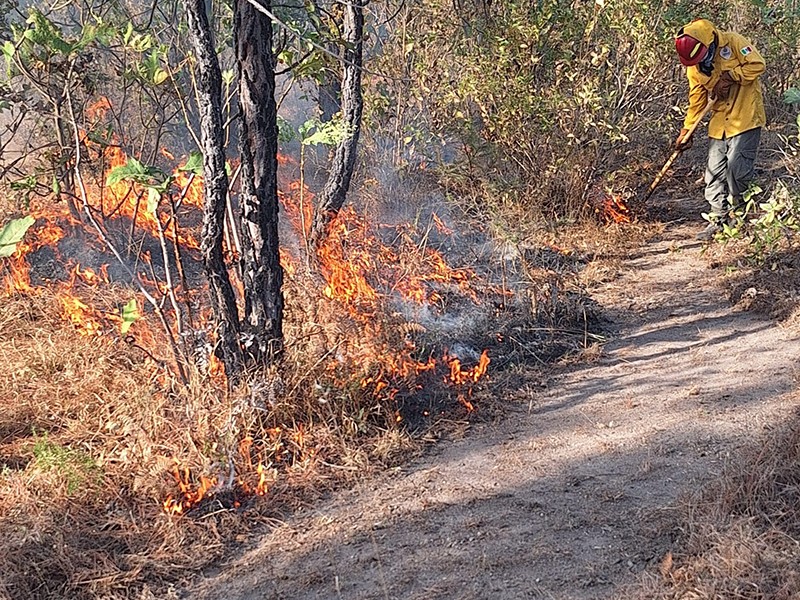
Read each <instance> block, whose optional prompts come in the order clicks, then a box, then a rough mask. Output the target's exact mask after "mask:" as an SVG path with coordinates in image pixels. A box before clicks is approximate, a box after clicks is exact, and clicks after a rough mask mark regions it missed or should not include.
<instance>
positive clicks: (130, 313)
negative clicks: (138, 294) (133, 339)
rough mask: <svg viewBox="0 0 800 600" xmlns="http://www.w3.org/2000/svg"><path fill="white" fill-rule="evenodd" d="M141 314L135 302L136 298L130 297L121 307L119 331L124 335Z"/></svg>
mask: <svg viewBox="0 0 800 600" xmlns="http://www.w3.org/2000/svg"><path fill="white" fill-rule="evenodd" d="M140 317H141V314H140V313H139V307H138V305H137V304H136V298H131V299H130V300H129V301H128V303H127V304H125V306H123V307H122V325H121V326H120V333H122V335H125V334H126V333H128V331H129V330H130V328H131V325H133V324H134V323H135V322H136V321H138V320H139V318H140Z"/></svg>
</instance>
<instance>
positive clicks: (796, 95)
mask: <svg viewBox="0 0 800 600" xmlns="http://www.w3.org/2000/svg"><path fill="white" fill-rule="evenodd" d="M783 101H784V102H785V103H786V104H800V88H794V87H793V88H789V89H788V90H786V92H785V93H784V94H783Z"/></svg>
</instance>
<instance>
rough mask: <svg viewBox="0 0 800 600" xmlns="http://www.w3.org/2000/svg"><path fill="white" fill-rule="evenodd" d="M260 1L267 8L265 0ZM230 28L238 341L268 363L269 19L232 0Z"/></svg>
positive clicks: (274, 218)
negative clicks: (238, 223)
mask: <svg viewBox="0 0 800 600" xmlns="http://www.w3.org/2000/svg"><path fill="white" fill-rule="evenodd" d="M262 4H263V5H264V6H265V8H267V9H270V8H271V2H267V1H265V2H262ZM233 31H234V45H235V47H236V62H237V65H238V70H239V113H240V116H239V121H240V130H239V154H240V156H241V160H242V172H241V186H240V187H241V193H240V198H239V202H240V204H241V210H242V259H241V262H242V278H243V279H244V290H245V314H244V328H245V329H246V331H245V340H244V344H245V350H246V351H247V352H248V353H249V354H250V355H251V356H252V357H253V358H254V359H255V360H256V361H257V362H259V363H262V364H264V363H267V364H268V363H270V362H272V361H273V360H274V358H275V357H276V356H277V355H278V354H279V353H280V352H281V351H282V349H283V294H282V291H281V287H282V286H283V269H282V268H281V265H280V253H279V245H278V177H277V173H278V160H277V154H278V124H277V109H276V106H275V67H274V63H273V58H272V22H271V21H270V19H269V17H267V16H265V15H263V14H262V13H260V12H258V11H257V10H256V9H255V8H253V6H252V5H251V4H250V3H248V2H247V0H235V1H234V25H233Z"/></svg>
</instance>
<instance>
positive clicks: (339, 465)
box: [0, 224, 650, 599]
mask: <svg viewBox="0 0 800 600" xmlns="http://www.w3.org/2000/svg"><path fill="white" fill-rule="evenodd" d="M649 231H650V228H649V227H647V226H639V225H634V226H610V227H603V226H597V225H592V224H584V225H580V226H575V227H573V228H571V229H570V230H569V231H568V232H565V231H563V230H562V232H561V233H560V234H557V233H555V232H542V231H538V232H535V233H534V232H527V233H525V235H524V237H523V238H521V239H524V241H522V242H519V243H516V244H514V245H513V246H514V248H515V251H516V252H517V254H516V258H517V260H516V262H515V264H516V265H517V268H518V270H517V271H515V272H513V273H511V272H509V273H487V272H484V273H482V274H483V275H485V276H487V277H488V279H490V280H493V281H495V282H496V281H499V279H498V278H499V277H501V276H502V277H503V278H504V279H503V281H504V283H503V285H505V284H506V283H507V284H508V285H509V286H513V287H514V289H515V290H516V292H517V294H516V296H515V297H514V300H513V301H508V302H506V303H503V304H502V305H501V303H499V302H497V301H496V297H497V291H496V290H495V291H494V292H491V293H486V296H485V297H483V296H481V300H482V301H483V302H484V306H483V307H482V308H476V307H475V306H474V305H473V307H472V308H470V309H469V310H472V311H483V312H481V313H480V314H481V318H479V319H477V321H479V323H478V324H477V325H474V324H471V325H469V326H466V325H465V326H464V327H463V328H461V329H459V330H458V332H457V338H458V339H463V340H464V341H465V342H467V343H471V344H473V345H475V346H476V347H477V348H481V347H482V346H483V344H487V345H489V346H490V356H491V358H492V360H493V363H492V365H491V366H490V374H491V376H492V378H493V381H494V388H495V390H497V389H499V388H502V387H503V386H506V385H508V386H511V385H519V381H520V377H521V376H522V374H523V373H524V375H525V376H526V377H528V376H530V372H533V371H534V369H533V368H532V367H534V366H537V367H538V366H540V365H544V364H546V363H547V362H548V361H552V360H553V359H556V358H558V357H561V356H563V355H564V354H565V353H566V354H579V353H580V352H582V351H583V350H586V358H587V359H588V358H590V357H591V356H592V355H594V354H595V353H596V348H597V345H596V342H597V339H598V338H597V337H595V336H594V332H595V331H596V323H595V322H594V318H595V317H596V316H597V315H596V314H594V312H593V311H594V308H593V307H592V305H591V304H590V303H589V302H587V299H586V291H585V290H586V287H587V286H588V285H591V284H592V282H593V281H595V280H597V279H605V278H610V277H613V268H609V267H607V266H603V265H609V264H612V265H613V262H614V261H615V260H619V258H620V257H621V256H624V253H625V252H626V251H627V250H626V249H627V248H630V247H631V246H634V245H636V244H637V243H638V241H640V239H641V237H642V236H643V235H646V234H647V232H649ZM415 235H416V234H414V233H413V232H411V233H409V234H408V236H407V237H408V239H407V240H406V242H404V243H406V246H404V249H403V251H402V252H401V253H400V263H399V264H398V265H395V266H396V267H397V268H398V270H399V271H402V272H406V271H407V272H415V270H417V269H418V268H419V263H420V262H423V254H422V252H421V248H423V247H425V245H426V244H428V243H429V235H428V233H427V232H423V235H422V237H421V238H420V241H417V242H415V241H414V236H415ZM414 243H417V244H419V246H418V247H419V248H420V250H419V251H418V252H417V251H415V246H414ZM467 253H468V252H466V251H465V252H464V254H467ZM604 269H605V270H604ZM493 277H494V279H492V278H493ZM495 287H496V288H497V287H498V286H495ZM500 287H502V286H500ZM319 289H320V282H319V281H314V280H308V279H306V278H304V277H297V276H294V277H289V278H288V279H287V282H286V289H285V293H286V296H287V303H286V305H287V313H286V326H285V333H286V338H287V342H288V348H287V356H286V360H285V362H284V364H283V365H282V366H281V369H280V370H271V371H267V372H260V373H253V374H252V377H251V378H250V383H249V384H248V385H245V386H242V388H241V389H239V390H236V392H234V393H230V392H228V391H227V390H226V389H225V386H224V384H222V382H219V381H216V380H214V379H213V378H209V377H208V376H206V375H204V374H203V372H202V370H201V369H200V368H199V367H192V368H191V369H190V382H189V385H188V386H186V387H184V386H182V385H180V384H178V383H177V382H176V381H175V379H174V377H173V376H172V375H171V374H170V372H169V371H168V370H166V369H165V368H164V365H163V364H162V361H163V362H164V363H167V364H168V363H169V361H170V360H171V356H170V354H169V353H168V351H167V350H166V348H167V346H166V344H165V343H164V340H163V335H161V334H160V333H159V326H158V324H157V322H156V319H155V318H154V316H153V315H152V314H145V316H144V317H143V318H142V319H141V320H140V321H137V322H136V323H135V324H134V325H133V329H132V333H133V334H134V336H135V337H136V344H137V345H136V346H134V345H130V344H127V343H125V341H124V340H123V339H121V337H120V336H119V335H118V334H117V333H116V329H115V325H114V324H113V323H111V324H109V325H108V327H107V328H106V329H105V330H104V332H103V334H102V335H96V336H85V335H81V333H80V331H78V330H77V329H76V327H75V326H74V325H72V324H70V323H69V322H66V321H65V320H64V319H63V318H62V316H61V311H62V307H61V303H60V300H59V293H60V292H59V291H58V289H57V286H47V285H45V286H43V287H40V288H37V290H36V291H35V292H34V293H30V294H15V295H11V296H7V297H3V298H2V299H0V344H2V345H3V353H2V361H0V457H1V458H0V461H1V462H0V596H1V595H2V593H5V594H7V595H8V596H9V597H11V598H15V599H16V598H48V599H58V598H93V599H94V598H104V599H122V598H137V599H138V598H149V597H158V598H168V597H172V596H174V595H175V594H176V593H175V592H174V591H172V590H174V589H178V588H180V587H181V584H182V582H184V581H185V580H186V579H188V578H190V577H191V576H192V574H193V573H195V572H196V571H197V570H198V569H201V568H203V567H204V566H207V565H210V564H212V563H213V562H214V561H216V560H218V559H219V558H220V557H223V556H225V555H226V554H229V553H230V552H231V551H232V549H233V548H235V547H237V545H240V544H242V543H244V542H246V541H247V540H248V539H250V536H251V535H252V534H253V533H254V532H255V531H258V529H259V527H261V526H269V525H270V524H271V523H273V522H274V519H276V518H280V517H281V515H283V514H285V513H286V512H287V511H291V510H293V509H294V508H295V507H298V506H301V505H304V504H306V503H308V502H311V501H312V500H313V499H314V498H316V497H318V496H319V495H320V494H321V493H323V492H325V491H326V490H329V489H331V488H333V487H336V486H341V485H346V484H347V483H348V482H350V481H354V480H355V479H356V478H363V477H365V476H367V475H368V474H369V473H370V472H371V471H373V470H374V469H379V468H383V467H385V466H387V465H396V464H399V463H402V462H403V461H406V460H408V459H409V458H410V457H413V456H416V455H417V454H418V453H419V452H421V451H422V448H423V442H426V441H433V440H436V439H438V438H440V437H441V436H442V435H443V434H446V433H448V432H450V433H452V434H457V432H458V431H461V430H463V428H464V427H465V424H466V423H467V421H468V420H469V419H474V418H478V419H480V418H491V417H492V416H493V415H494V414H499V413H500V412H501V409H500V408H498V407H494V406H492V402H491V397H492V395H493V394H492V393H490V392H488V391H487V392H485V393H482V387H481V386H482V385H483V384H481V385H479V386H477V387H476V389H475V395H474V396H470V398H471V401H472V402H473V403H474V404H475V405H476V406H477V407H478V412H477V413H476V414H472V415H470V414H468V413H467V411H466V409H465V408H464V406H462V405H461V404H459V403H458V401H457V400H456V396H457V395H458V393H459V392H464V390H454V389H452V388H448V387H447V386H445V385H443V381H444V375H445V373H444V372H443V371H442V370H441V369H439V370H437V371H435V372H425V373H420V374H418V375H410V376H407V377H405V378H402V377H401V378H398V379H395V380H392V381H390V383H391V384H392V385H394V386H396V387H397V389H398V392H397V394H396V395H395V396H392V395H389V394H387V393H383V394H382V395H381V394H378V395H377V396H376V395H375V394H374V387H373V388H370V387H369V386H367V387H365V386H364V385H363V384H362V382H363V380H364V379H366V378H369V377H373V378H374V377H378V376H381V375H385V373H384V372H383V371H382V367H381V364H380V362H379V361H377V360H376V357H377V354H379V353H380V351H381V350H386V351H390V352H404V351H408V349H409V348H411V347H414V348H415V349H414V350H413V351H408V354H407V357H409V358H416V359H419V360H423V361H424V360H426V359H427V357H428V356H436V357H437V358H438V357H440V352H441V351H442V349H443V348H442V344H443V342H442V340H441V339H440V332H438V331H435V330H429V329H428V328H426V327H425V326H423V325H420V324H419V323H414V322H410V321H409V320H408V318H407V317H404V316H403V315H401V314H399V313H395V312H394V311H393V310H392V309H391V308H390V307H389V306H388V304H386V305H385V304H380V305H379V307H378V308H379V310H378V311H377V312H376V313H375V314H374V315H372V316H371V317H370V318H369V319H368V323H366V324H365V323H364V322H363V321H359V320H358V319H356V318H353V317H352V316H347V315H345V314H343V312H344V311H343V309H342V306H341V305H339V304H338V303H336V302H330V301H326V300H324V299H321V298H320V294H319V292H318V290H319ZM440 291H441V292H442V298H441V301H440V304H439V305H438V307H437V308H438V309H441V310H443V311H449V310H450V309H451V308H459V307H460V308H463V307H464V297H463V290H460V289H458V286H456V285H452V286H449V287H448V286H447V285H443V286H441V287H440ZM76 293H79V295H80V296H81V297H82V299H83V300H84V301H86V303H87V304H89V305H90V306H95V307H98V308H101V309H103V310H105V311H107V312H109V313H115V312H117V313H118V310H119V307H121V306H122V305H124V304H125V303H126V302H127V301H128V300H129V299H130V297H131V290H130V289H129V288H127V287H125V286H121V285H105V286H101V287H99V288H80V289H78V290H76ZM481 294H483V292H481ZM493 298H494V299H495V300H494V301H493ZM467 304H468V303H467ZM484 317H485V318H484ZM473 320H475V319H473ZM367 325H368V327H367ZM365 327H366V328H365ZM487 336H489V338H490V341H489V342H487ZM491 340H494V341H491ZM364 342H369V344H368V345H369V349H370V351H371V352H372V355H371V357H370V358H369V359H365V355H364V354H359V353H358V352H354V351H353V349H354V346H356V345H358V344H359V343H364ZM411 343H413V346H410V345H409V344H411ZM137 346H139V347H137ZM515 365H516V367H515V368H514V369H513V371H514V372H513V373H512V372H511V371H512V369H510V368H509V367H510V366H511V367H513V366H515ZM504 373H506V374H504ZM398 417H402V418H401V420H400V422H398ZM259 463H260V464H262V465H263V466H265V467H266V472H267V474H268V477H267V480H268V487H269V493H268V494H267V495H266V496H264V497H260V496H256V495H254V494H253V493H251V492H247V491H246V490H248V489H249V490H251V491H252V490H253V489H255V487H256V484H257V482H258V479H259V473H258V471H257V465H258V464H259ZM176 466H177V467H180V468H181V469H184V468H188V469H189V481H190V484H191V486H193V487H195V486H197V485H199V481H200V478H201V477H210V478H215V479H216V481H217V482H218V483H217V484H216V485H215V486H214V487H212V489H211V494H210V495H209V496H208V497H207V498H206V499H205V500H203V501H202V502H200V503H199V504H198V505H197V506H196V507H195V508H193V509H191V510H190V511H189V513H188V514H186V515H184V516H179V517H175V516H169V515H167V514H166V513H165V512H164V510H163V506H162V504H163V502H164V501H165V500H166V499H167V498H168V497H169V496H172V497H176V496H177V495H178V494H179V492H178V485H177V482H176V481H175V478H174V476H173V474H172V472H173V470H174V469H175V467H176Z"/></svg>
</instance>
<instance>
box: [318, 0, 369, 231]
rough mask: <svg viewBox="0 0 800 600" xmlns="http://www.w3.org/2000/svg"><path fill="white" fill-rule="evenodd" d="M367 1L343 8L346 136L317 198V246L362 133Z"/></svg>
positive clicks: (346, 185) (344, 188) (340, 199)
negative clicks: (362, 79) (362, 88)
mask: <svg viewBox="0 0 800 600" xmlns="http://www.w3.org/2000/svg"><path fill="white" fill-rule="evenodd" d="M365 2H366V0H352V1H351V2H349V3H348V4H346V5H345V16H344V40H345V42H346V44H347V46H346V48H345V51H344V59H345V62H344V67H343V75H342V114H343V116H344V122H345V125H346V126H347V132H348V135H347V137H346V138H345V140H344V141H343V142H341V143H340V144H339V145H338V146H337V147H336V153H335V154H334V156H333V161H332V163H331V170H330V175H329V176H328V180H327V181H326V182H325V186H324V187H323V188H322V191H321V192H320V193H319V195H318V196H317V210H316V212H315V214H314V224H313V226H312V229H311V241H312V243H313V244H314V245H318V244H319V243H320V242H321V241H322V239H323V237H324V234H325V229H326V228H327V226H328V223H330V222H331V220H332V219H333V218H334V217H335V216H336V215H337V214H338V212H339V210H341V208H342V206H343V205H344V201H345V199H346V198H347V192H348V190H349V189H350V180H351V179H352V177H353V170H354V169H355V164H356V153H357V151H358V137H359V135H360V133H361V114H362V113H363V111H364V99H363V96H362V94H361V68H362V64H363V60H364V56H363V55H364V4H365Z"/></svg>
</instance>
